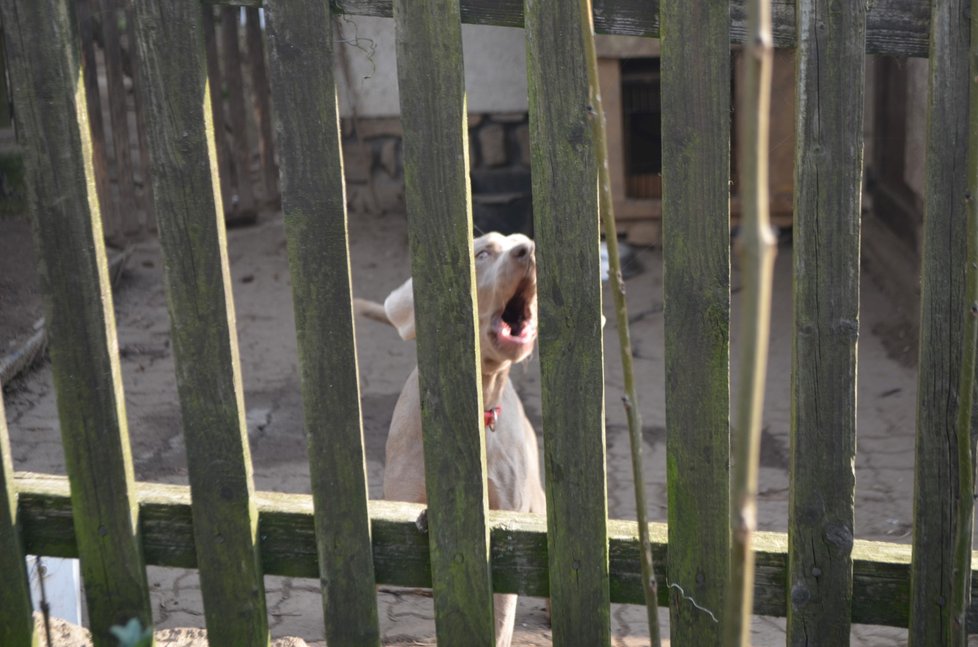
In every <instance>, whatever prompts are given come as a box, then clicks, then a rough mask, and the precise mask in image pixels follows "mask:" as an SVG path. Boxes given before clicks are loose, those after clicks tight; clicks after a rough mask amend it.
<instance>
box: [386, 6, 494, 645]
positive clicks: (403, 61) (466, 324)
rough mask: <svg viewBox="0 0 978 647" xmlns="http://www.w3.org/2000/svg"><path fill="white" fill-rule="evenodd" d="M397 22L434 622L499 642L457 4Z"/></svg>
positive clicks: (460, 634)
mask: <svg viewBox="0 0 978 647" xmlns="http://www.w3.org/2000/svg"><path fill="white" fill-rule="evenodd" d="M394 24H395V29H394V34H395V41H396V44H397V72H398V88H399V91H400V97H401V123H402V124H403V126H404V142H403V143H404V193H405V204H406V207H407V214H408V238H409V242H410V247H411V270H412V276H413V278H414V290H415V293H416V294H418V295H423V298H418V299H415V302H414V307H415V322H416V328H417V339H418V342H417V345H418V378H419V385H420V391H421V428H422V432H423V435H424V462H425V483H426V492H427V500H428V504H429V508H428V510H429V512H428V521H429V524H430V527H431V533H432V538H433V541H432V542H431V578H432V582H433V585H434V587H433V588H434V595H435V625H436V627H437V630H438V640H439V642H443V643H445V644H450V645H452V644H458V645H463V644H464V645H492V644H494V638H493V634H494V626H493V625H494V622H493V604H492V576H491V571H490V568H489V532H488V530H487V527H486V512H487V508H488V495H487V491H486V481H485V466H486V450H485V438H484V436H483V433H484V432H485V424H484V422H483V420H484V418H483V416H482V381H481V377H480V376H481V367H480V361H479V350H478V349H479V345H478V343H479V342H478V338H477V337H476V330H477V327H478V324H477V322H476V309H475V305H474V303H473V299H474V290H475V269H474V259H473V253H472V205H471V202H470V198H469V179H468V171H469V167H468V160H469V151H468V130H467V127H466V109H465V79H464V74H463V69H462V24H461V21H460V18H459V5H458V2H457V1H455V0H395V2H394ZM446 341H451V344H447V343H446Z"/></svg>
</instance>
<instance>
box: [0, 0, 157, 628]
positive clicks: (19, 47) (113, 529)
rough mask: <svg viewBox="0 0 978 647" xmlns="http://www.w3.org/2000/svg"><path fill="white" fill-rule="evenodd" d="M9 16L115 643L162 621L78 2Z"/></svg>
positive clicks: (101, 600)
mask: <svg viewBox="0 0 978 647" xmlns="http://www.w3.org/2000/svg"><path fill="white" fill-rule="evenodd" d="M0 12H2V20H3V24H4V34H5V38H6V51H7V55H8V57H9V58H8V63H9V68H8V69H9V72H10V79H11V86H12V88H13V95H14V105H15V108H16V113H17V129H18V135H19V136H20V137H21V138H22V141H23V142H24V157H25V159H24V162H25V164H24V165H25V167H26V170H27V193H28V204H29V207H30V215H31V222H32V226H33V230H34V238H35V241H36V245H37V248H38V258H39V260H40V267H39V269H40V276H41V289H42V293H43V295H44V309H45V318H46V320H47V325H48V327H49V331H50V336H51V361H52V365H53V373H54V384H55V388H56V389H57V393H58V414H59V420H60V424H61V437H62V444H63V446H64V450H65V464H66V466H67V469H68V474H69V476H70V477H71V484H72V495H73V503H74V507H75V510H74V515H73V517H74V520H75V529H76V531H77V533H78V535H77V536H78V544H79V552H80V554H81V569H82V575H83V577H84V578H85V594H86V598H87V602H88V613H89V619H90V626H91V629H92V636H93V639H94V641H95V644H96V645H114V644H115V639H114V638H113V637H112V636H111V634H110V633H109V627H111V626H112V625H114V624H118V623H120V622H122V623H125V622H126V621H128V620H129V619H130V618H139V619H140V621H141V622H142V623H143V625H144V626H148V625H150V624H151V623H152V614H151V612H150V602H149V591H148V587H147V583H146V572H145V569H144V568H143V560H142V555H141V554H140V545H139V538H138V536H137V534H138V533H137V523H136V519H137V518H136V516H135V512H136V504H135V500H134V498H133V495H132V483H133V471H132V459H131V456H130V450H129V432H128V429H127V427H126V412H125V398H124V395H123V391H122V381H121V375H120V371H119V357H118V350H117V348H118V341H117V339H116V332H115V317H114V315H113V312H112V292H111V288H110V287H109V274H108V266H107V264H106V257H105V246H104V243H103V241H102V223H101V219H100V216H99V205H98V199H97V197H96V195H95V193H94V187H95V181H94V177H93V171H92V163H91V152H92V148H91V139H90V133H89V128H88V116H87V108H86V103H85V88H84V85H83V83H82V78H83V76H82V74H83V73H82V69H81V63H80V60H79V57H78V54H79V47H78V40H77V34H76V33H75V24H74V15H73V12H72V10H71V8H70V3H69V2H67V1H66V0H44V1H39V0H24V1H17V0H4V1H3V2H2V3H0Z"/></svg>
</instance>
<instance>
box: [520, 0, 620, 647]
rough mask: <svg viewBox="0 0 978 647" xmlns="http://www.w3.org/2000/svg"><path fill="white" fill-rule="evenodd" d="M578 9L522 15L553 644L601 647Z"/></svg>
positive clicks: (594, 305) (588, 198)
mask: <svg viewBox="0 0 978 647" xmlns="http://www.w3.org/2000/svg"><path fill="white" fill-rule="evenodd" d="M586 20H587V17H586V16H584V15H583V14H582V10H581V6H580V3H576V2H562V3H551V2H537V1H533V0H531V1H530V2H527V3H526V44H527V80H528V84H529V95H530V96H529V98H530V141H531V144H532V146H531V148H532V152H533V160H532V166H533V211H534V221H533V228H534V232H535V235H536V246H537V247H536V249H537V260H538V261H539V266H538V270H537V280H538V284H537V285H538V294H539V297H538V298H539V312H540V315H539V316H540V341H539V345H540V373H541V389H542V397H541V405H542V416H543V432H544V464H545V466H546V479H545V480H546V489H547V519H548V522H549V527H550V535H549V547H548V549H549V560H550V572H551V574H552V577H551V578H550V596H551V615H552V622H553V631H554V641H555V642H557V643H563V644H580V645H605V644H608V643H609V641H610V609H609V607H608V598H609V589H608V579H607V574H608V543H607V536H606V532H607V531H606V528H607V519H608V509H607V501H606V498H605V492H606V486H605V435H604V355H603V347H602V337H601V281H600V268H599V266H598V246H599V242H600V236H601V235H600V227H599V211H598V191H597V183H598V169H597V159H596V157H597V156H596V153H595V150H594V141H593V123H592V121H593V120H594V119H595V118H596V116H595V113H594V107H593V106H591V105H590V100H589V96H590V88H589V83H588V73H587V69H588V67H587V61H586V59H585V51H586V50H585V43H584V42H583V38H584V34H585V32H584V30H582V28H581V25H582V22H584V21H586Z"/></svg>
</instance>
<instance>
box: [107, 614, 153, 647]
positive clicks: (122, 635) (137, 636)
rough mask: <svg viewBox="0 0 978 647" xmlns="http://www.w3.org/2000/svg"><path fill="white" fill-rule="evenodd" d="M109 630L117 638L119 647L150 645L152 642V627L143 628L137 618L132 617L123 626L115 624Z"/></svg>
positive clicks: (146, 646)
mask: <svg viewBox="0 0 978 647" xmlns="http://www.w3.org/2000/svg"><path fill="white" fill-rule="evenodd" d="M109 631H111V632H112V635H114V636H115V637H116V638H118V639H119V647H150V645H152V644H153V628H152V627H146V628H145V629H143V623H141V622H140V621H139V618H133V619H132V620H130V621H129V622H128V623H126V626H125V627H123V626H120V625H115V626H114V627H112V628H110V629H109Z"/></svg>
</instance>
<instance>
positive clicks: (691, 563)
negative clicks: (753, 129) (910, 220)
mask: <svg viewBox="0 0 978 647" xmlns="http://www.w3.org/2000/svg"><path fill="white" fill-rule="evenodd" d="M660 19H661V22H662V58H661V61H662V63H661V70H662V237H663V241H662V250H663V262H664V274H665V280H664V285H663V291H664V293H665V313H664V315H665V337H666V339H665V365H666V366H665V373H666V429H667V437H666V465H667V470H668V487H669V546H670V551H669V564H668V568H667V571H668V574H669V575H668V587H669V594H670V611H671V614H670V617H671V624H670V630H671V633H672V639H673V640H674V641H675V642H676V644H689V645H718V644H720V642H721V636H722V632H721V631H720V625H719V618H720V616H721V615H722V614H723V610H724V590H725V589H726V586H727V580H728V577H729V571H728V568H729V559H730V525H729V502H730V488H729V469H730V467H729V466H730V446H729V429H730V420H729V407H730V402H729V399H730V395H729V389H730V387H729V336H730V208H729V202H730V190H729V181H730V7H729V5H728V3H726V2H710V3H705V2H697V3H689V2H685V0H662V2H661V4H660ZM690 510H696V514H689V511H690Z"/></svg>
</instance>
